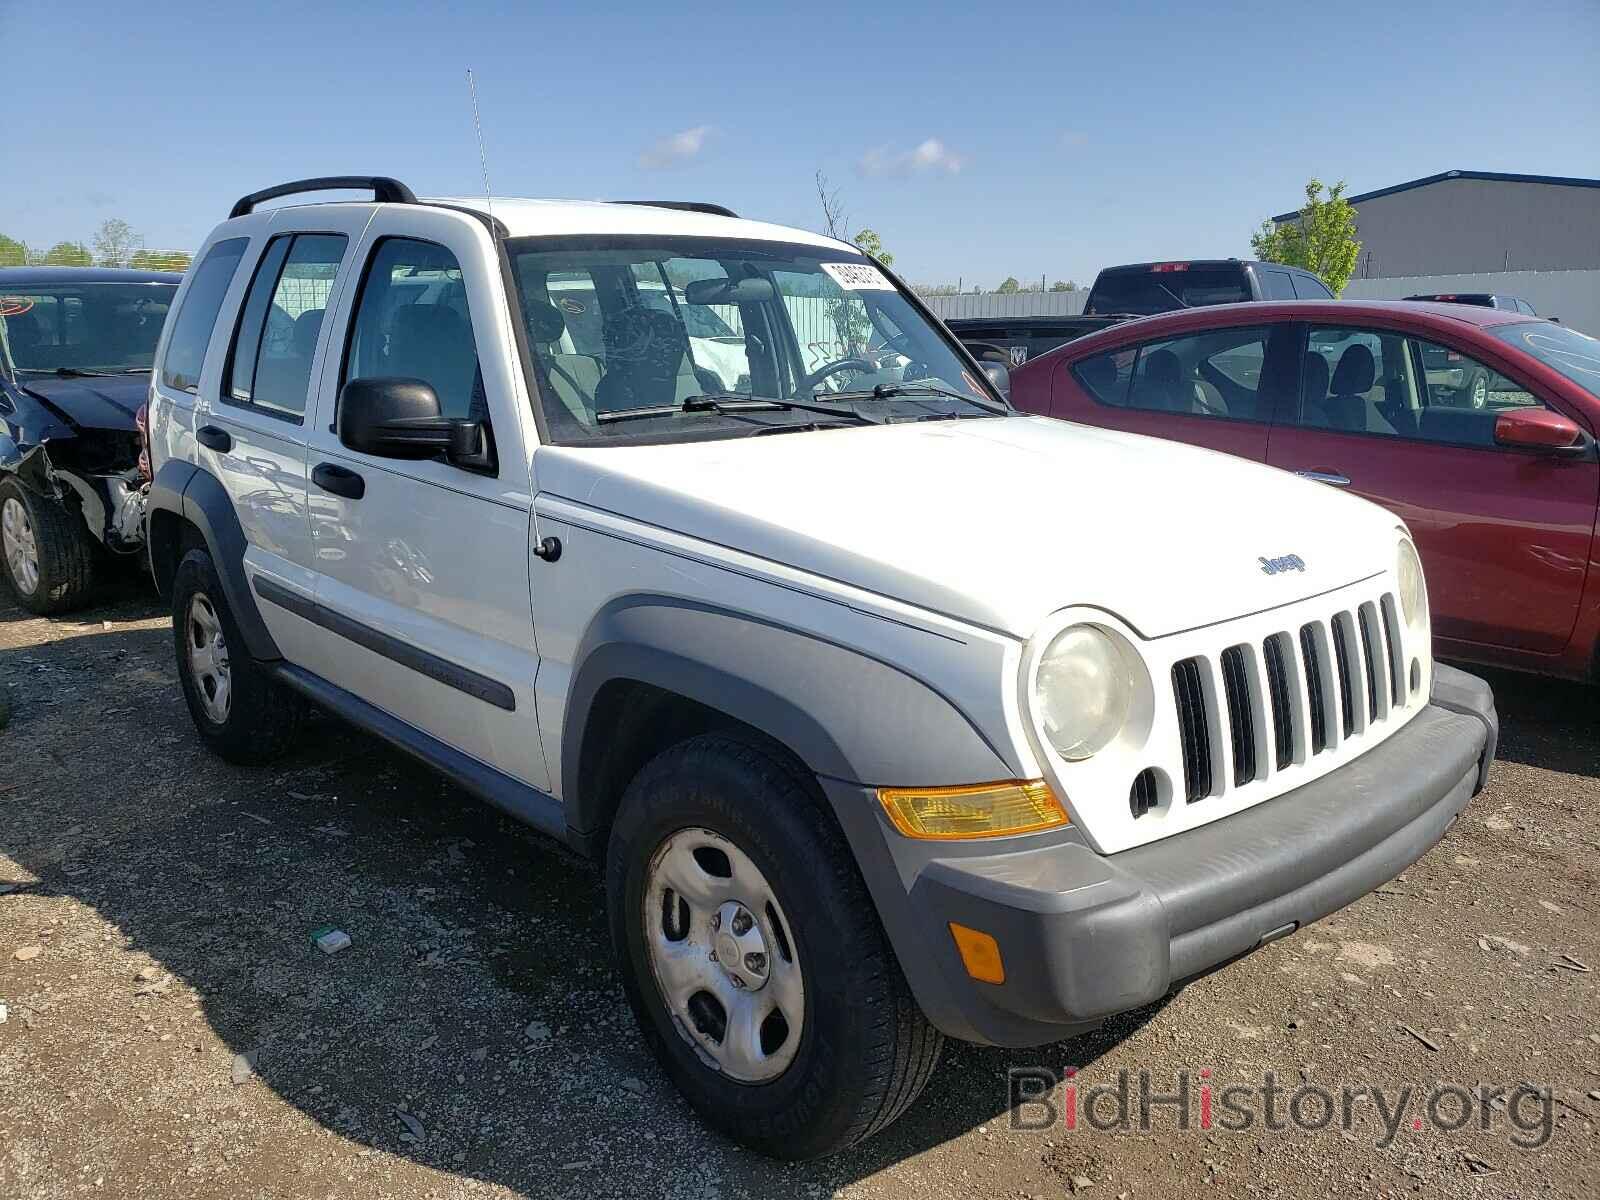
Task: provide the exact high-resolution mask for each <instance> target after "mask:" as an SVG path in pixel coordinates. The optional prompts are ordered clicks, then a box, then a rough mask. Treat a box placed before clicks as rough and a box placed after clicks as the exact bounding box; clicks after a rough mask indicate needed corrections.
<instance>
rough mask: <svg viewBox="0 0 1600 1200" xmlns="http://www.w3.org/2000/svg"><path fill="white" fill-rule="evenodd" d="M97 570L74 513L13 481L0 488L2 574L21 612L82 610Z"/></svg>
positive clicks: (90, 546) (50, 613)
mask: <svg viewBox="0 0 1600 1200" xmlns="http://www.w3.org/2000/svg"><path fill="white" fill-rule="evenodd" d="M95 568H96V561H95V547H94V545H93V544H92V543H91V542H90V540H89V531H88V530H87V529H85V528H84V526H83V522H82V520H80V519H79V518H78V516H77V515H76V514H75V513H72V512H69V511H68V510H67V508H66V507H65V506H64V505H62V504H61V503H60V502H59V501H57V500H51V499H49V498H47V497H45V496H40V495H38V494H36V493H34V492H30V491H29V490H28V489H27V488H25V487H23V486H22V485H21V484H20V483H18V482H17V480H15V479H6V480H5V481H4V482H0V570H3V571H4V572H5V576H6V581H7V582H8V583H10V585H11V590H12V592H13V593H15V595H16V597H17V600H18V602H19V603H20V604H21V605H22V607H23V608H25V609H27V610H28V611H29V612H31V613H38V614H39V615H40V616H44V617H48V616H54V615H55V614H57V613H64V612H70V611H71V610H72V609H75V608H81V607H83V605H84V604H85V603H87V602H88V600H89V598H90V596H91V595H92V594H93V591H94V585H95Z"/></svg>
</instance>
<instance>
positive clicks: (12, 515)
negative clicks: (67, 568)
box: [0, 496, 39, 596]
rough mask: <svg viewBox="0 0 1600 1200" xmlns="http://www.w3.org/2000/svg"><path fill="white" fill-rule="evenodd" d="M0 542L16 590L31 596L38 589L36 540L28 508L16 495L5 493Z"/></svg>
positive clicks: (1, 511)
mask: <svg viewBox="0 0 1600 1200" xmlns="http://www.w3.org/2000/svg"><path fill="white" fill-rule="evenodd" d="M0 542H4V543H5V554H6V565H7V566H9V567H10V568H11V578H12V579H13V580H14V581H15V582H16V585H17V588H18V590H19V591H21V592H22V594H23V595H25V596H31V595H33V593H34V592H36V591H38V590H39V543H38V542H37V541H36V540H35V538H34V533H33V522H32V521H30V520H28V510H27V509H26V508H25V507H23V504H22V501H20V500H18V499H17V498H16V497H15V496H7V497H6V502H5V506H4V507H3V508H0Z"/></svg>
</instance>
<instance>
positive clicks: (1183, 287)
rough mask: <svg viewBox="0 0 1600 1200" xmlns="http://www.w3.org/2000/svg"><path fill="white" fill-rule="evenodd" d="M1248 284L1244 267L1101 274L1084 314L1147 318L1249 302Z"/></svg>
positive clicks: (1139, 269) (1149, 270)
mask: <svg viewBox="0 0 1600 1200" xmlns="http://www.w3.org/2000/svg"><path fill="white" fill-rule="evenodd" d="M1250 299H1253V297H1252V296H1251V295H1250V281H1249V280H1248V279H1246V278H1245V273H1244V268H1243V267H1201V268H1194V269H1190V268H1184V269H1182V270H1172V271H1162V270H1156V269H1151V268H1144V267H1141V268H1138V269H1136V270H1131V271H1120V270H1119V271H1102V272H1101V273H1100V278H1099V279H1097V280H1095V285H1094V290H1093V291H1092V292H1091V293H1090V295H1089V303H1088V305H1087V306H1086V307H1085V308H1084V312H1085V313H1088V314H1091V315H1099V316H1113V315H1116V314H1118V313H1125V314H1127V313H1131V314H1134V315H1137V316H1150V315H1152V314H1153V313H1164V312H1174V311H1176V310H1177V309H1180V308H1196V307H1198V306H1200V305H1203V304H1233V303H1236V302H1240V301H1245V300H1250Z"/></svg>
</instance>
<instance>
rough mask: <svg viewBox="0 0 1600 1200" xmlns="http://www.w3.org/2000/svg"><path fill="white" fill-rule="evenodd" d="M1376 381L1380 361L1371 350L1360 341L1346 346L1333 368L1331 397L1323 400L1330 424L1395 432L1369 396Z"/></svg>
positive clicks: (1339, 427)
mask: <svg viewBox="0 0 1600 1200" xmlns="http://www.w3.org/2000/svg"><path fill="white" fill-rule="evenodd" d="M1377 382H1378V364H1377V359H1375V358H1374V357H1373V354H1372V350H1371V349H1370V348H1369V347H1367V346H1364V345H1362V344H1361V343H1360V342H1356V343H1355V344H1353V345H1350V346H1346V347H1345V349H1344V353H1342V354H1340V355H1339V365H1338V366H1336V367H1335V368H1334V369H1333V379H1332V380H1331V382H1330V383H1329V384H1328V398H1327V399H1326V400H1324V401H1323V402H1322V411H1323V412H1324V413H1325V414H1326V417H1327V424H1328V425H1329V426H1330V427H1332V428H1334V429H1344V430H1349V431H1350V432H1352V433H1393V432H1395V429H1394V426H1393V425H1391V424H1390V423H1389V421H1388V420H1386V419H1385V418H1384V416H1383V414H1382V413H1381V412H1379V411H1378V407H1377V405H1376V404H1375V403H1373V400H1372V397H1371V395H1370V393H1371V392H1372V390H1373V388H1374V387H1376V386H1377Z"/></svg>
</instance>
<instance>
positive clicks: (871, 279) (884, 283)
mask: <svg viewBox="0 0 1600 1200" xmlns="http://www.w3.org/2000/svg"><path fill="white" fill-rule="evenodd" d="M822 269H823V270H824V271H826V272H827V273H828V274H829V276H831V277H832V279H833V281H834V282H835V283H837V284H838V285H839V286H840V287H842V288H844V290H845V291H847V292H892V291H894V284H892V283H890V282H889V280H888V278H887V277H886V276H885V275H884V273H883V272H882V271H880V270H878V268H877V267H875V266H873V265H872V264H871V263H848V262H825V263H823V264H822Z"/></svg>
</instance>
